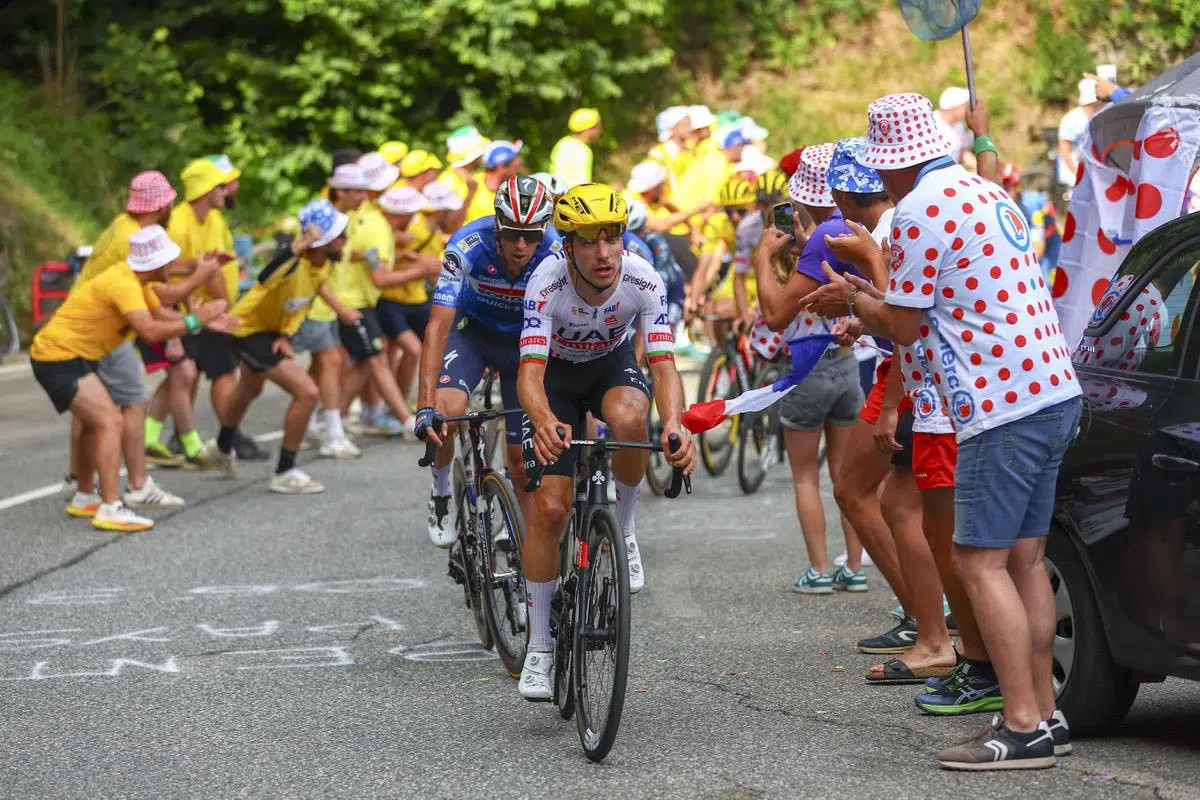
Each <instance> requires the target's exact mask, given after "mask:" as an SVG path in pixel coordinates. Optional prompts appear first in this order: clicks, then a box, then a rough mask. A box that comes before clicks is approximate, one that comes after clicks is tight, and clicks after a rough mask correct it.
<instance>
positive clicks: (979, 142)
mask: <svg viewBox="0 0 1200 800" xmlns="http://www.w3.org/2000/svg"><path fill="white" fill-rule="evenodd" d="M984 153H995V154H996V155H997V156H999V155H1000V151H999V150H997V149H996V143H995V142H993V141H992V137H990V136H976V137H975V155H977V156H978V155H983V154H984Z"/></svg>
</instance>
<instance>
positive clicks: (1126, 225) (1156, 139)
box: [1051, 107, 1200, 358]
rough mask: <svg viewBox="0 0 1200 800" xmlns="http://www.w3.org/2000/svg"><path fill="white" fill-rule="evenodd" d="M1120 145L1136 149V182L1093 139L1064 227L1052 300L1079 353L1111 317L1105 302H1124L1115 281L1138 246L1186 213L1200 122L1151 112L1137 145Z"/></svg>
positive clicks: (1171, 112) (1190, 114)
mask: <svg viewBox="0 0 1200 800" xmlns="http://www.w3.org/2000/svg"><path fill="white" fill-rule="evenodd" d="M1116 146H1117V147H1132V148H1133V158H1132V159H1131V161H1130V172H1129V174H1128V175H1126V174H1124V173H1123V172H1122V171H1121V170H1120V169H1117V168H1116V167H1113V166H1110V165H1108V164H1106V163H1102V160H1103V159H1102V158H1101V154H1100V153H1098V152H1097V151H1096V148H1095V146H1094V145H1093V144H1092V142H1091V138H1090V136H1089V137H1088V139H1087V140H1085V142H1084V146H1083V148H1082V149H1083V160H1082V162H1081V163H1080V166H1079V171H1078V173H1077V174H1076V180H1075V190H1074V192H1073V193H1072V195H1071V205H1070V208H1069V209H1068V210H1067V215H1066V219H1065V220H1064V221H1063V233H1062V237H1063V246H1062V252H1061V254H1060V256H1059V261H1058V269H1057V270H1056V272H1055V275H1054V285H1053V288H1052V292H1051V294H1052V296H1053V297H1054V305H1055V308H1056V310H1057V311H1058V317H1059V320H1060V322H1061V324H1062V328H1063V336H1064V338H1065V339H1066V341H1067V346H1068V347H1069V348H1071V349H1074V348H1075V347H1076V346H1077V345H1078V344H1079V343H1080V340H1081V339H1082V337H1083V332H1084V330H1086V329H1087V326H1088V323H1089V322H1090V321H1091V320H1092V318H1093V316H1095V315H1097V314H1100V315H1101V316H1102V315H1103V313H1104V310H1105V309H1104V305H1105V304H1104V303H1102V301H1105V300H1109V299H1111V300H1112V301H1113V302H1115V300H1116V299H1117V298H1115V297H1113V296H1112V292H1111V291H1110V282H1111V281H1112V279H1113V277H1114V276H1115V275H1116V274H1117V270H1119V269H1120V267H1121V262H1122V261H1123V260H1124V258H1125V256H1126V254H1128V252H1129V249H1130V248H1131V247H1132V246H1133V244H1134V243H1135V242H1136V241H1137V240H1138V239H1140V238H1142V236H1144V235H1146V234H1147V233H1149V232H1150V231H1152V230H1154V229H1155V228H1157V227H1159V226H1160V225H1162V224H1164V223H1166V222H1169V221H1170V220H1172V219H1175V218H1176V217H1178V216H1179V215H1180V214H1181V213H1182V210H1183V203H1184V197H1185V195H1186V193H1187V185H1188V179H1189V178H1190V177H1191V174H1192V166H1193V165H1194V163H1195V161H1196V153H1197V151H1200V122H1198V121H1197V119H1196V113H1195V111H1193V110H1191V109H1185V108H1163V107H1151V108H1149V109H1147V110H1146V113H1145V114H1144V115H1143V117H1142V120H1141V124H1140V125H1139V126H1138V132H1137V138H1136V139H1135V140H1134V141H1133V142H1128V143H1123V144H1117V145H1116ZM1113 302H1109V303H1107V305H1109V306H1111V305H1112V304H1113ZM1147 319H1151V317H1147ZM1078 356H1079V353H1076V357H1077V358H1078Z"/></svg>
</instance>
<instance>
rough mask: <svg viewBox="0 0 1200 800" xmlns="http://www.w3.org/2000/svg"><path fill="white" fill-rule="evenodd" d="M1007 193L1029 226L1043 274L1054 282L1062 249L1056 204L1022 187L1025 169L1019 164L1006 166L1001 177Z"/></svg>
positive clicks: (1043, 194) (1042, 195) (1042, 193)
mask: <svg viewBox="0 0 1200 800" xmlns="http://www.w3.org/2000/svg"><path fill="white" fill-rule="evenodd" d="M1001 184H1002V185H1003V186H1004V191H1006V192H1008V194H1009V196H1010V197H1012V199H1014V200H1016V201H1017V203H1019V204H1020V206H1021V211H1022V213H1024V214H1025V220H1026V221H1027V222H1028V223H1029V235H1030V237H1031V239H1032V247H1033V254H1034V255H1035V256H1037V260H1038V264H1040V265H1041V267H1042V274H1043V275H1045V276H1046V280H1050V273H1051V272H1052V271H1053V270H1054V268H1055V267H1056V266H1057V265H1058V251H1059V250H1060V249H1061V248H1062V234H1060V233H1059V232H1058V219H1057V217H1056V216H1055V213H1054V204H1053V203H1051V202H1050V198H1049V197H1047V196H1046V194H1045V192H1035V191H1033V190H1032V189H1023V188H1022V187H1021V170H1019V169H1017V165H1016V164H1012V163H1009V164H1005V165H1004V168H1003V171H1002V174H1001Z"/></svg>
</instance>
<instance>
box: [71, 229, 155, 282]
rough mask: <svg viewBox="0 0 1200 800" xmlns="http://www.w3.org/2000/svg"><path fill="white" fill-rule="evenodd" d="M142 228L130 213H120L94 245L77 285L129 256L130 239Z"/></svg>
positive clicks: (80, 272)
mask: <svg viewBox="0 0 1200 800" xmlns="http://www.w3.org/2000/svg"><path fill="white" fill-rule="evenodd" d="M141 229H142V225H141V223H139V222H138V221H137V220H136V219H134V218H133V217H132V216H130V215H129V214H120V215H119V216H118V217H117V218H116V219H114V220H113V221H112V222H111V223H110V224H109V226H108V227H107V228H105V229H104V233H102V234H100V238H98V239H96V243H95V244H94V245H92V255H91V258H89V259H88V260H87V262H86V263H85V264H84V265H83V269H82V270H80V271H79V277H78V278H77V279H76V280H75V286H79V285H80V284H81V283H85V282H87V281H90V280H91V279H92V278H94V277H96V276H97V275H99V274H100V273H101V272H104V270H106V269H108V268H109V267H111V266H112V265H113V264H117V263H120V262H121V261H124V260H125V259H127V258H129V239H130V237H132V236H133V235H134V234H135V233H137V232H138V231H140V230H141Z"/></svg>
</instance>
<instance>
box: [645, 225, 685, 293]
mask: <svg viewBox="0 0 1200 800" xmlns="http://www.w3.org/2000/svg"><path fill="white" fill-rule="evenodd" d="M642 238H643V241H644V242H645V244H646V245H647V246H648V247H649V248H650V253H651V257H650V258H648V259H646V260H647V261H649V262H650V263H651V264H653V265H654V270H655V271H656V272H657V273H658V276H659V277H660V278H662V282H663V286H664V287H666V290H667V303H668V304H669V305H672V306H679V308H680V309H682V308H683V300H684V284H685V283H686V282H687V281H686V278H684V275H683V270H682V269H681V268H680V266H679V262H677V261H676V260H675V256H674V255H672V254H671V245H669V244H668V243H667V239H666V237H665V236H663V235H662V234H661V233H655V232H654V231H650V230H646V229H644V228H643V229H642Z"/></svg>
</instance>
